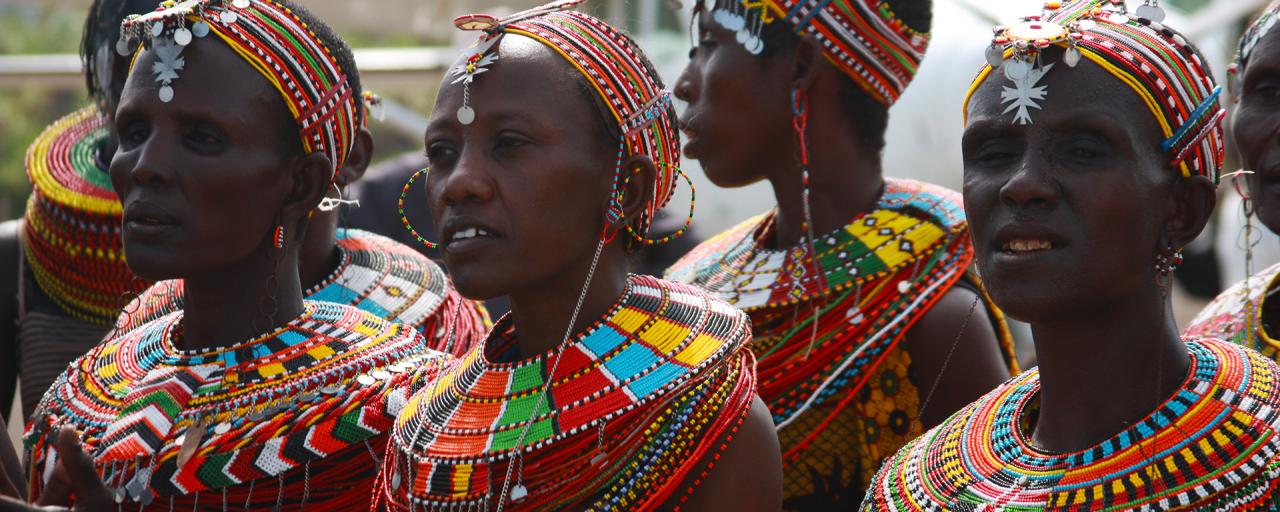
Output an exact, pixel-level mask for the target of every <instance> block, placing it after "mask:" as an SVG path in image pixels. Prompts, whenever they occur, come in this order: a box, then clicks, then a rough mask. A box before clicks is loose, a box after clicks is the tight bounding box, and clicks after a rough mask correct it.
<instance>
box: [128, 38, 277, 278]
mask: <svg viewBox="0 0 1280 512" xmlns="http://www.w3.org/2000/svg"><path fill="white" fill-rule="evenodd" d="M181 58H183V59H184V60H185V67H183V68H182V69H181V70H179V71H178V74H179V78H178V79H177V80H174V81H173V83H172V87H173V91H174V97H173V100H172V101H171V102H169V103H164V102H162V101H160V98H159V96H158V91H159V89H160V86H161V84H160V82H158V81H156V79H155V75H154V74H153V73H152V66H153V64H155V63H156V61H157V53H156V51H155V50H154V49H151V50H147V51H145V52H143V54H142V55H141V56H140V57H139V58H138V61H137V64H136V65H135V66H134V68H133V71H132V72H131V73H130V75H129V79H128V82H127V83H126V84H125V87H124V92H123V94H122V95H121V98H120V107H119V110H118V111H117V113H116V119H115V123H116V129H117V131H118V132H119V134H120V146H119V148H118V150H117V152H116V156H115V158H114V159H113V160H112V162H111V183H112V186H113V187H114V188H115V190H116V192H117V193H118V194H119V196H120V201H121V203H122V204H123V206H124V230H123V239H124V249H125V255H126V259H127V261H128V263H129V267H130V268H131V269H133V271H134V272H135V273H137V274H138V275H140V276H142V277H144V278H147V279H152V280H160V279H171V278H181V277H188V276H192V275H196V274H199V273H201V272H208V271H213V270H216V269H219V268H225V267H226V266H227V265H229V264H232V263H233V262H236V261H241V260H243V259H244V258H245V257H247V256H248V255H250V254H251V253H252V252H254V251H255V250H257V249H260V248H264V247H266V246H264V244H271V243H272V236H271V235H272V233H273V231H274V229H275V226H276V225H277V224H278V223H279V222H280V219H279V218H278V217H279V215H280V214H281V210H282V204H283V203H284V201H285V198H286V197H287V196H288V195H289V194H290V193H291V191H290V188H291V187H292V186H293V185H292V183H293V180H291V179H289V175H290V174H291V172H292V169H294V167H295V166H294V165H293V163H294V162H296V161H297V160H299V159H300V158H301V155H302V151H301V143H300V142H299V141H298V140H297V135H296V133H297V132H296V128H295V127H293V122H292V117H291V116H290V115H289V113H288V111H287V110H286V109H285V105H284V101H283V100H282V98H281V97H280V93H279V92H277V91H276V90H275V89H273V88H272V87H271V86H270V84H269V83H268V82H267V80H266V79H265V78H263V77H262V76H261V75H260V74H259V73H258V72H257V71H255V70H254V69H253V68H252V67H250V65H249V64H248V63H247V62H245V61H244V60H242V59H241V58H240V57H239V56H238V55H236V53H235V52H234V51H233V50H232V49H231V48H230V47H229V46H227V45H226V44H225V43H223V42H222V41H220V40H217V39H216V38H213V37H210V38H205V39H198V40H196V41H193V42H192V43H191V44H190V45H188V46H187V47H186V48H185V49H184V50H183V52H182V54H181ZM290 133H292V134H293V135H292V139H290V138H289V134H290Z"/></svg>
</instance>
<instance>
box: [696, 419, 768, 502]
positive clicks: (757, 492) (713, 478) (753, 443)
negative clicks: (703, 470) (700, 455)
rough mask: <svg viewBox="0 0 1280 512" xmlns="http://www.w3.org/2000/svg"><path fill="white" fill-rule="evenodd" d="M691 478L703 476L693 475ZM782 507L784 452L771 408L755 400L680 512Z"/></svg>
mask: <svg viewBox="0 0 1280 512" xmlns="http://www.w3.org/2000/svg"><path fill="white" fill-rule="evenodd" d="M703 462H704V463H705V462H707V461H705V460H704V461H703ZM702 466H703V467H705V464H703V465H702ZM689 478H690V479H698V478H702V476H701V475H699V474H693V475H690V476H689ZM781 507H782V453H781V449H780V448H779V446H778V434H777V432H776V431H775V430H774V428H773V416H772V415H770V414H769V408H768V407H767V406H765V404H764V402H763V401H761V400H760V398H759V397H756V398H755V399H754V401H753V402H752V405H751V410H750V411H748V412H747V417H746V418H745V419H744V420H743V422H742V427H741V428H739V429H738V432H737V434H736V435H735V436H734V437H733V440H732V441H730V443H729V446H728V447H726V448H725V450H724V452H723V453H722V454H721V455H720V458H719V460H717V461H715V466H714V467H713V468H712V469H711V472H710V474H708V475H706V480H705V481H704V482H702V483H701V485H699V486H698V489H697V490H696V491H695V492H694V493H693V495H692V496H691V497H690V499H689V501H688V502H687V503H685V504H684V505H683V506H682V507H681V509H683V510H690V511H714V510H736V511H746V512H750V511H758V512H766V511H767V512H775V511H777V510H779V509H780V508H781Z"/></svg>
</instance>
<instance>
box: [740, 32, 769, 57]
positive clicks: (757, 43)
mask: <svg viewBox="0 0 1280 512" xmlns="http://www.w3.org/2000/svg"><path fill="white" fill-rule="evenodd" d="M744 46H746V47H747V51H748V52H750V53H751V54H752V55H760V52H763V51H764V40H763V39H760V37H759V36H751V37H750V38H747V42H746V44H745V45H744Z"/></svg>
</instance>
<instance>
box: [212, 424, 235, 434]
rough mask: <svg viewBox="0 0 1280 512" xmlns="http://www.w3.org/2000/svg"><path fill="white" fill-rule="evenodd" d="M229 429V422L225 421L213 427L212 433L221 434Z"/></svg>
mask: <svg viewBox="0 0 1280 512" xmlns="http://www.w3.org/2000/svg"><path fill="white" fill-rule="evenodd" d="M230 431H231V424H230V423H227V422H225V421H224V422H222V423H219V424H218V426H216V427H213V433H215V434H218V435H223V434H226V433H227V432H230Z"/></svg>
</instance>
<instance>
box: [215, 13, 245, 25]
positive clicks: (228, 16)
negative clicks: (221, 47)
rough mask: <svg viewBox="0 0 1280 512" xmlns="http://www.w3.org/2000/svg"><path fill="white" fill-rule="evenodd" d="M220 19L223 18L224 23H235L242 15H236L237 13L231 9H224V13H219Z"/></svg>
mask: <svg viewBox="0 0 1280 512" xmlns="http://www.w3.org/2000/svg"><path fill="white" fill-rule="evenodd" d="M218 19H220V20H222V23H224V24H226V25H230V24H232V23H235V22H236V20H238V19H240V16H238V15H236V13H234V12H231V11H222V14H219V15H218Z"/></svg>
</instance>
